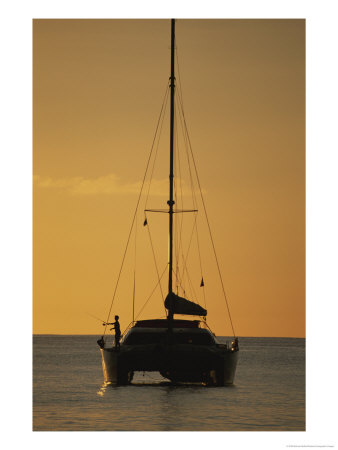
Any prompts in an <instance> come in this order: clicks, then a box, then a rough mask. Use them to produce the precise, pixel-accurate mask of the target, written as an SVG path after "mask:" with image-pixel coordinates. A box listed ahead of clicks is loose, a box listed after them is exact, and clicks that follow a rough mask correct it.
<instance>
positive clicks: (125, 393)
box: [33, 335, 305, 431]
mask: <svg viewBox="0 0 338 450" xmlns="http://www.w3.org/2000/svg"><path fill="white" fill-rule="evenodd" d="M97 339H98V337H96V336H49V335H48V336H46V335H39V336H34V337H33V430H34V431H40V430H41V431H42V430H43V431H305V339H291V338H240V339H239V344H240V353H239V362H238V366H237V372H236V378H235V384H234V385H233V386H229V387H204V386H199V385H178V386H175V385H172V384H171V383H170V382H166V381H165V379H163V378H162V377H161V376H160V375H159V374H158V375H157V374H152V373H150V374H143V373H137V374H136V375H135V377H134V380H133V384H132V385H130V386H119V387H113V386H111V385H105V384H104V382H103V373H102V366H101V357H100V352H99V348H98V346H97V344H96V340H97ZM219 340H220V341H222V340H223V341H224V340H226V338H219Z"/></svg>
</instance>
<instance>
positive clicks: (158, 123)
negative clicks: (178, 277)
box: [103, 86, 168, 335]
mask: <svg viewBox="0 0 338 450" xmlns="http://www.w3.org/2000/svg"><path fill="white" fill-rule="evenodd" d="M167 91H168V86H167V87H166V92H165V96H164V99H163V102H162V106H161V111H160V115H159V118H158V121H157V125H156V130H155V135H154V138H153V142H152V145H151V149H150V153H149V157H148V161H147V164H146V170H145V173H144V176H143V180H142V185H141V190H140V193H139V196H138V199H137V203H136V208H135V212H134V215H133V220H132V224H131V227H130V230H129V234H128V239H127V244H126V247H125V250H124V253H123V258H122V263H121V267H120V270H119V274H118V277H117V281H116V285H115V289H114V293H113V298H112V301H111V304H110V308H109V312H108V316H107V320H106V322H105V324H106V325H105V327H104V332H103V335H105V334H106V330H107V324H108V322H109V318H110V313H111V310H112V307H113V304H114V300H115V296H116V292H117V288H118V285H119V281H120V278H121V273H122V269H123V266H124V261H125V259H126V255H127V250H128V246H129V241H130V237H131V233H132V231H133V227H134V223H135V219H136V214H137V211H138V207H139V204H140V200H141V195H142V192H143V187H144V184H145V180H146V176H147V173H148V169H149V164H150V160H151V156H152V154H153V149H154V144H155V140H156V136H157V132H158V129H159V125H160V121H161V117H162V113H163V108H164V104H165V98H166V96H167Z"/></svg>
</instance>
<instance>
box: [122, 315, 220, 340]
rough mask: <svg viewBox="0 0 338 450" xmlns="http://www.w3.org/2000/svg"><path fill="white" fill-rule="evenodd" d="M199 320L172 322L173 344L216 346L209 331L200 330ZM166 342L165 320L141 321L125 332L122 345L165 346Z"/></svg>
mask: <svg viewBox="0 0 338 450" xmlns="http://www.w3.org/2000/svg"><path fill="white" fill-rule="evenodd" d="M199 325H200V321H199V320H179V319H175V320H173V327H172V328H173V330H172V334H173V340H174V343H175V344H192V345H203V346H204V345H206V346H210V345H211V346H213V345H216V341H215V338H214V336H213V335H212V333H210V331H209V330H206V329H204V328H200V327H199ZM167 342H168V321H167V320H166V319H158V320H142V321H138V322H136V324H135V325H134V326H133V327H132V328H131V329H130V330H129V331H128V332H127V334H126V336H125V338H124V339H123V345H147V344H166V343H167Z"/></svg>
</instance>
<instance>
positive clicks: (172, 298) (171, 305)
mask: <svg viewBox="0 0 338 450" xmlns="http://www.w3.org/2000/svg"><path fill="white" fill-rule="evenodd" d="M164 306H165V307H166V308H167V309H168V310H169V311H171V312H172V313H173V314H186V315H188V316H204V317H205V316H206V315H207V310H206V309H204V308H202V306H200V305H198V304H197V303H194V302H191V301H190V300H186V299H185V298H183V297H179V296H178V295H176V294H174V293H173V292H172V293H171V294H168V295H167V298H166V299H165V301H164Z"/></svg>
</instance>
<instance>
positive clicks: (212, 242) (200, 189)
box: [182, 110, 236, 337]
mask: <svg viewBox="0 0 338 450" xmlns="http://www.w3.org/2000/svg"><path fill="white" fill-rule="evenodd" d="M182 116H183V121H184V126H185V130H186V133H187V138H188V142H189V150H190V153H191V157H192V161H193V164H194V169H195V174H196V179H197V183H198V187H199V192H200V196H201V200H202V205H203V210H204V214H205V217H206V221H207V225H208V229H209V235H210V240H211V244H212V248H213V252H214V256H215V260H216V265H217V270H218V275H219V277H220V280H221V285H222V291H223V295H224V299H225V303H226V307H227V310H228V315H229V319H230V324H231V329H232V332H233V335H234V337H236V334H235V330H234V326H233V322H232V318H231V313H230V309H229V303H228V299H227V296H226V293H225V288H224V283H223V278H222V274H221V269H220V265H219V262H218V258H217V253H216V248H215V243H214V239H213V236H212V232H211V227H210V222H209V218H208V214H207V210H206V206H205V202H204V197H203V193H202V188H201V183H200V179H199V176H198V172H197V166H196V161H195V158H194V154H193V151H192V146H191V141H190V137H189V132H188V129H187V124H186V120H185V115H184V111H183V110H182Z"/></svg>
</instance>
